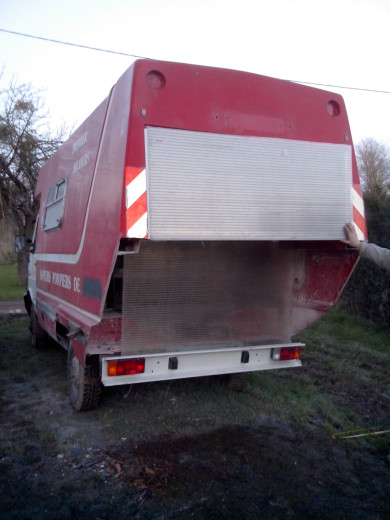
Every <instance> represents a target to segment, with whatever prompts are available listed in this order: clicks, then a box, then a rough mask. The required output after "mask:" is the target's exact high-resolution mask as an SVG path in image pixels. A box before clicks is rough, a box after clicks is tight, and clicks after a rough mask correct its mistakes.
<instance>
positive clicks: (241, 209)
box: [33, 60, 365, 410]
mask: <svg viewBox="0 0 390 520" xmlns="http://www.w3.org/2000/svg"><path fill="white" fill-rule="evenodd" d="M94 121H95V123H94ZM64 150H65V151H64ZM64 150H63V151H62V152H60V153H59V155H58V157H57V159H56V158H54V159H53V160H51V162H50V165H49V166H48V167H47V169H46V172H45V173H44V175H42V180H41V181H39V183H38V188H37V192H38V193H40V194H41V199H42V200H46V198H47V196H48V193H49V192H50V186H51V185H53V181H52V180H49V179H52V177H53V175H54V177H55V176H57V177H58V178H57V180H56V183H55V186H57V185H58V187H59V186H60V185H61V182H62V179H66V187H67V188H66V189H67V195H66V197H67V198H66V200H65V199H64V203H63V204H64V208H63V222H61V225H58V232H57V234H56V232H54V233H48V232H45V229H43V228H42V226H41V228H40V229H39V230H38V235H39V236H40V239H39V240H38V242H37V246H38V248H37V254H36V255H35V261H36V269H37V273H39V274H37V296H36V298H37V302H33V303H34V305H36V306H37V309H38V311H37V322H38V324H39V325H40V326H42V327H46V330H47V331H48V332H49V334H50V335H52V336H53V337H55V338H56V339H57V340H58V341H59V342H60V343H62V344H63V345H64V346H65V347H66V348H67V350H68V359H69V361H68V367H69V368H68V370H69V378H70V381H71V384H70V389H71V400H72V404H73V406H74V407H75V408H76V409H82V410H84V409H88V408H91V407H94V406H96V404H97V402H98V397H99V395H100V384H101V382H102V383H103V385H105V386H112V385H121V384H133V383H141V382H146V381H158V380H168V379H177V378H185V377H196V376H204V375H214V374H234V373H241V372H250V371H255V370H267V369H275V368H289V367H299V366H301V361H300V354H301V349H302V347H303V345H302V344H301V343H297V342H292V339H291V338H292V337H293V336H294V335H295V334H296V333H297V332H298V331H300V330H302V329H303V328H305V327H307V326H308V325H310V324H311V323H312V322H313V321H315V320H316V319H318V318H319V317H321V316H322V315H323V314H324V313H325V312H326V311H327V310H328V309H329V308H330V307H331V306H332V305H333V304H334V303H335V302H336V300H337V298H338V296H339V295H340V293H341V291H342V289H343V287H344V285H345V283H346V282H347V280H348V277H349V275H350V274H351V272H352V270H353V268H354V265H355V264H356V261H357V258H358V255H357V253H356V251H354V250H351V249H348V248H346V247H345V245H344V244H343V243H342V242H341V240H342V239H343V238H344V233H343V227H344V225H345V223H346V222H349V221H353V222H355V224H356V228H357V230H358V233H359V236H360V238H364V236H365V220H364V209H363V202H362V197H361V190H360V182H359V176H358V171H357V165H356V159H355V155H354V150H353V144H352V136H351V132H350V128H349V124H348V118H347V113H346V109H345V106H344V102H343V100H342V98H341V97H340V96H338V95H336V94H333V93H330V92H326V91H322V90H318V89H313V88H309V87H306V86H302V85H297V84H294V83H290V82H286V81H281V80H276V79H273V78H267V77H264V76H258V75H254V74H249V73H244V72H238V71H231V70H224V69H215V68H209V67H200V66H195V65H185V64H177V63H167V62H155V61H151V60H140V61H137V62H135V63H134V64H133V65H132V67H130V69H128V71H126V73H125V74H124V75H123V76H122V77H121V78H120V79H119V81H118V83H117V84H116V85H115V87H114V88H113V90H112V92H111V94H110V96H109V98H107V100H106V101H105V102H104V103H103V104H102V105H101V106H100V107H99V108H98V109H97V111H95V115H92V116H91V118H89V120H87V121H86V123H84V125H82V126H81V127H80V129H78V130H77V131H76V133H75V135H74V136H73V137H72V138H71V139H70V141H69V144H68V152H66V147H65V149H64ZM61 154H62V155H61ZM69 157H70V159H69ZM67 169H68V170H69V172H68V173H66V172H67V171H68V170H67ZM58 172H62V173H58ZM64 172H65V173H64ZM81 188H83V189H81ZM72 190H73V192H72ZM83 190H84V191H83ZM71 193H74V196H73V200H75V197H78V199H77V204H75V205H73V206H72V203H71V200H72V198H71V196H70V194H71ZM72 219H73V220H72ZM54 231H55V230H54ZM67 244H68V245H67ZM54 275H55V276H54ZM53 276H54V278H55V283H54V284H53ZM61 285H62V286H61Z"/></svg>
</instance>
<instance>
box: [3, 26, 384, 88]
mask: <svg viewBox="0 0 390 520" xmlns="http://www.w3.org/2000/svg"><path fill="white" fill-rule="evenodd" d="M0 31H1V32H4V33H8V34H15V35H17V36H23V37H25V38H33V39H35V40H42V41H45V42H51V43H58V44H60V45H68V46H70V47H78V48H80V49H88V50H90V51H98V52H106V53H109V54H118V55H120V56H129V57H131V58H140V59H144V60H149V59H151V58H148V57H147V56H138V55H137V54H130V53H127V52H119V51H112V50H109V49H101V48H99V47H90V46H89V45H82V44H80V43H71V42H64V41H62V40H54V39H53V38H45V37H43V36H35V35H32V34H26V33H21V32H17V31H10V30H8V29H2V28H0ZM291 81H292V80H291ZM292 82H293V83H300V84H304V85H314V86H317V87H330V88H341V89H348V90H359V91H361V92H374V93H375V94H390V91H388V90H375V89H369V88H358V87H345V86H342V85H327V84H325V83H311V82H309V81H292Z"/></svg>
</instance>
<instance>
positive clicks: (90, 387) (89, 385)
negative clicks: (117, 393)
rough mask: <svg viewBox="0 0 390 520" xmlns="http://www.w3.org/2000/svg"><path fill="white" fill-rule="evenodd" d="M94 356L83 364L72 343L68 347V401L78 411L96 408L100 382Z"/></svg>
mask: <svg viewBox="0 0 390 520" xmlns="http://www.w3.org/2000/svg"><path fill="white" fill-rule="evenodd" d="M96 361H97V360H96V359H94V358H91V359H89V358H87V359H86V362H85V366H82V365H81V363H80V361H79V360H78V359H77V357H76V355H75V353H74V350H73V347H72V344H71V343H70V345H69V348H68V384H69V395H70V402H71V404H72V406H73V408H74V409H75V410H77V411H78V412H85V411H87V410H92V409H94V408H96V407H97V406H98V404H99V402H100V397H101V393H102V384H101V381H100V374H99V365H98V363H97V362H96Z"/></svg>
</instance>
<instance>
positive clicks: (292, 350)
mask: <svg viewBox="0 0 390 520" xmlns="http://www.w3.org/2000/svg"><path fill="white" fill-rule="evenodd" d="M301 351H302V347H281V348H273V349H272V351H271V358H272V359H273V360H274V361H291V360H292V359H300V357H301Z"/></svg>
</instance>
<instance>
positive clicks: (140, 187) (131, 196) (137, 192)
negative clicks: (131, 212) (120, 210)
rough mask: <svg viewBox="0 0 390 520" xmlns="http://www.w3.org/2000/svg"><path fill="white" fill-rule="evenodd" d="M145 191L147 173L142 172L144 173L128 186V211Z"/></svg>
mask: <svg viewBox="0 0 390 520" xmlns="http://www.w3.org/2000/svg"><path fill="white" fill-rule="evenodd" d="M145 191H146V173H145V170H142V172H141V173H139V174H138V175H137V177H136V178H135V179H134V180H132V181H131V182H130V184H128V185H127V186H126V209H129V208H130V206H132V205H133V204H134V202H135V201H136V200H137V199H139V198H140V196H141V195H142V194H143V193H145Z"/></svg>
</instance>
